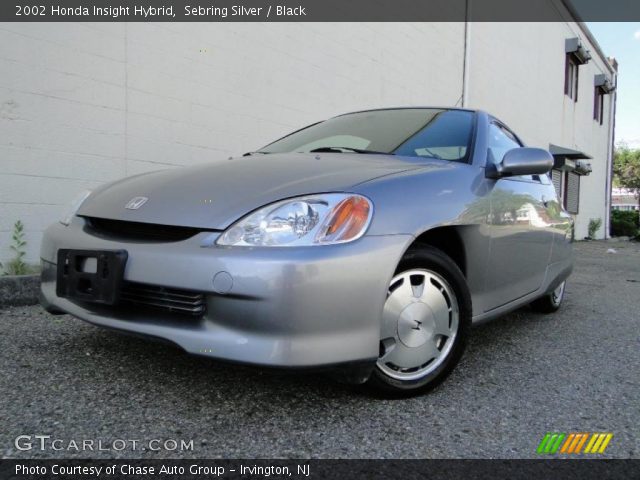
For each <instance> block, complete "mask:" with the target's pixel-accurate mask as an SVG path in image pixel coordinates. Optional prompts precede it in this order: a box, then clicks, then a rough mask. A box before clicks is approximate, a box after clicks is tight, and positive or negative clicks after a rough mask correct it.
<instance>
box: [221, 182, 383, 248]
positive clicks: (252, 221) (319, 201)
mask: <svg viewBox="0 0 640 480" xmlns="http://www.w3.org/2000/svg"><path fill="white" fill-rule="evenodd" d="M372 215H373V205H372V203H371V201H370V200H369V199H367V198H366V197H363V196H362V195H355V194H345V193H327V194H321V195H309V196H305V197H299V198H292V199H289V200H284V201H281V202H277V203H274V204H271V205H268V206H266V207H264V208H261V209H260V210H258V211H256V212H254V213H252V214H250V215H248V216H246V217H245V218H243V219H242V220H240V221H238V222H236V223H235V224H234V225H232V226H231V227H229V228H228V229H227V230H226V231H225V232H224V233H223V234H222V235H221V236H220V238H219V239H218V241H217V242H216V243H217V244H218V245H234V246H275V247H280V246H283V247H284V246H301V245H326V244H334V243H345V242H350V241H353V240H356V239H358V238H360V237H361V236H362V235H364V232H365V231H366V230H367V227H368V226H369V223H370V222H371V216H372Z"/></svg>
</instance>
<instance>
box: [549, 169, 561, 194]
mask: <svg viewBox="0 0 640 480" xmlns="http://www.w3.org/2000/svg"><path fill="white" fill-rule="evenodd" d="M551 181H552V182H553V186H554V188H555V189H556V195H558V198H562V170H556V169H553V170H551Z"/></svg>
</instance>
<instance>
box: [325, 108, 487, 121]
mask: <svg viewBox="0 0 640 480" xmlns="http://www.w3.org/2000/svg"><path fill="white" fill-rule="evenodd" d="M421 109H422V110H458V111H462V112H472V113H477V112H480V111H481V110H476V109H471V108H460V107H441V106H440V107H439V106H430V107H426V106H415V107H407V106H405V107H384V108H368V109H365V110H356V111H354V112H347V113H342V114H340V115H336V116H335V117H343V116H345V115H352V114H354V113H365V112H381V111H385V110H421ZM335 117H334V118H335Z"/></svg>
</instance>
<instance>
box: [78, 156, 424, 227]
mask: <svg viewBox="0 0 640 480" xmlns="http://www.w3.org/2000/svg"><path fill="white" fill-rule="evenodd" d="M421 167H424V164H423V163H414V162H410V161H407V160H403V159H402V157H392V156H387V155H375V154H372V155H368V154H355V153H353V154H352V153H345V154H334V153H322V154H296V153H287V154H270V155H252V156H247V157H239V158H232V159H229V160H224V161H215V162H211V163H207V164H202V165H197V166H195V167H188V168H179V169H169V170H161V171H157V172H151V173H147V174H142V175H138V176H134V177H129V178H125V179H123V180H119V181H117V182H114V183H111V184H109V185H106V186H103V187H100V188H98V189H97V190H96V191H94V192H93V193H92V195H91V196H90V197H89V198H88V199H87V200H86V201H85V202H84V203H83V204H82V206H81V208H80V209H79V211H78V215H81V216H87V217H100V218H109V219H115V220H126V221H132V222H144V223H155V224H163V225H178V226H188V227H198V228H206V229H214V230H215V229H219V230H222V229H225V228H227V227H228V226H229V225H230V224H231V223H233V222H234V221H236V220H238V219H239V218H240V217H242V216H244V215H246V214H247V213H249V212H251V211H253V210H255V209H256V208H259V207H262V206H264V205H267V204H269V203H271V202H275V201H278V200H282V199H284V198H289V197H294V196H298V195H305V194H312V193H322V192H340V191H346V190H348V189H349V188H350V187H353V186H354V185H357V184H360V183H363V182H366V181H368V180H372V179H374V178H379V177H382V176H386V175H390V174H394V173H399V172H403V171H407V170H411V169H418V168H421ZM134 197H147V199H148V200H147V201H146V202H145V203H144V204H143V205H142V206H140V207H139V208H138V209H136V210H131V209H127V208H125V205H126V204H127V203H128V202H129V201H130V200H131V199H133V198H134Z"/></svg>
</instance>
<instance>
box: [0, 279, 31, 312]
mask: <svg viewBox="0 0 640 480" xmlns="http://www.w3.org/2000/svg"><path fill="white" fill-rule="evenodd" d="M39 292H40V275H16V276H13V275H9V276H6V277H0V308H3V307H9V306H18V305H33V304H36V303H38V294H39Z"/></svg>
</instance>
